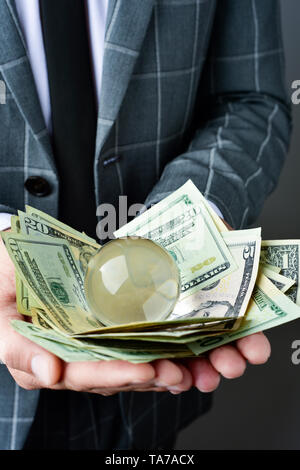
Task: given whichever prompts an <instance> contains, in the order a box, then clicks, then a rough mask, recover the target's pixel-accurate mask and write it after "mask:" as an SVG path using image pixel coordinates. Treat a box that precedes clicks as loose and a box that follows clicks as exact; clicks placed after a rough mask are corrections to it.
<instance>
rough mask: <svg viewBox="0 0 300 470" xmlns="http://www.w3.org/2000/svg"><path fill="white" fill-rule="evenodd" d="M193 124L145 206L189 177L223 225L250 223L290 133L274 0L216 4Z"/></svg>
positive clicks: (224, 0)
mask: <svg viewBox="0 0 300 470" xmlns="http://www.w3.org/2000/svg"><path fill="white" fill-rule="evenodd" d="M203 110H205V117H204V119H203ZM200 115H201V118H200ZM193 126H194V131H193V134H192V138H191V139H190V141H189V142H188V145H187V147H186V151H185V152H184V153H182V154H181V155H179V156H178V157H176V158H175V159H173V160H172V161H171V162H170V163H168V165H167V166H166V167H165V168H164V171H163V173H162V175H161V178H160V180H159V181H158V183H157V184H156V185H155V186H154V188H153V190H152V192H151V193H150V194H149V196H148V198H147V200H146V204H147V205H148V206H149V205H151V204H154V203H156V202H158V201H159V200H161V199H162V198H163V197H165V196H167V195H168V194H169V193H170V192H173V191H174V190H175V189H177V188H178V187H179V186H181V185H182V184H184V183H185V182H186V180H187V179H189V178H191V179H192V181H193V182H194V183H195V185H196V186H197V187H198V188H199V190H200V191H201V192H202V193H203V194H204V196H205V197H206V198H207V199H209V200H210V201H212V202H213V203H215V204H216V206H217V207H219V209H220V210H221V212H222V213H223V214H224V217H225V219H226V220H227V222H228V223H229V224H230V225H232V226H233V227H234V228H243V227H246V226H249V225H250V224H252V223H253V222H254V221H255V219H256V218H257V217H258V215H259V213H260V211H261V209H262V206H263V203H264V201H265V199H266V197H267V196H268V195H269V194H270V193H271V192H272V191H273V190H274V188H275V187H276V184H277V182H278V178H279V174H280V171H281V168H282V165H283V163H284V159H285V157H286V154H287V150H288V145H289V138H290V131H291V120H290V107H289V100H288V98H287V96H286V92H285V86H284V57H283V47H282V38H281V27H280V11H279V4H278V1H277V0H264V1H261V0H243V1H242V2H241V0H222V1H220V2H217V8H216V13H215V19H214V24H213V27H212V30H211V39H210V44H209V49H208V53H207V60H206V63H205V67H204V70H203V73H202V77H201V81H200V84H199V90H198V97H197V100H196V101H195V111H194V123H193Z"/></svg>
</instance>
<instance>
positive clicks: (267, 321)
mask: <svg viewBox="0 0 300 470" xmlns="http://www.w3.org/2000/svg"><path fill="white" fill-rule="evenodd" d="M298 318H300V307H298V305H296V304H294V303H293V302H292V301H291V300H290V299H289V298H288V297H287V296H285V295H284V294H283V293H282V292H281V291H280V290H278V289H277V288H276V286H275V285H274V284H273V283H272V282H271V281H269V279H267V278H266V277H265V276H264V275H263V274H259V276H258V278H257V282H256V286H255V288H254V292H253V295H252V299H251V301H250V303H249V306H248V309H247V314H246V316H245V318H244V320H243V323H242V325H241V326H240V328H239V329H238V330H236V331H233V332H230V333H226V334H224V335H220V336H216V337H213V338H212V337H209V338H203V337H202V338H200V339H199V340H198V341H195V342H192V343H188V347H189V348H190V350H191V351H192V352H193V353H194V354H196V355H197V356H198V355H200V354H203V353H205V352H206V351H209V350H210V349H214V348H216V347H219V346H222V345H223V344H227V343H230V342H232V341H235V340H237V339H240V338H243V337H245V336H248V335H251V334H253V333H257V332H259V331H264V330H267V329H269V328H274V327H276V326H279V325H282V324H284V323H287V322H290V321H293V320H296V319H298Z"/></svg>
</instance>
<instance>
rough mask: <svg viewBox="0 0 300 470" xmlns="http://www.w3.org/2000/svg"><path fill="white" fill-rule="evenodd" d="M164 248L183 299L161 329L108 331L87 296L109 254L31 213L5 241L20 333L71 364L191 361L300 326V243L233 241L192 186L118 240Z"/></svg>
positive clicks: (250, 233)
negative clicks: (95, 263) (93, 262)
mask: <svg viewBox="0 0 300 470" xmlns="http://www.w3.org/2000/svg"><path fill="white" fill-rule="evenodd" d="M133 235H137V236H141V237H144V238H149V239H152V240H154V241H155V242H157V243H159V244H160V245H161V246H163V247H164V248H165V249H166V250H168V251H169V253H171V255H172V256H173V257H174V259H175V260H176V263H177V266H178V268H179V271H180V281H181V294H180V297H179V300H178V301H177V303H176V305H175V308H174V310H173V311H172V312H171V314H170V315H169V317H168V318H167V319H166V320H164V321H160V322H155V323H153V322H152V323H151V322H144V323H128V324H122V325H115V326H109V327H108V326H104V325H103V324H101V323H100V322H99V321H98V320H97V319H96V318H95V317H94V316H93V315H92V313H91V312H90V310H89V308H88V302H87V299H86V296H85V291H84V276H85V271H86V268H87V265H88V261H89V259H90V258H91V256H93V255H94V254H95V253H96V252H97V251H98V250H99V249H101V246H100V245H99V244H97V243H96V241H95V240H93V239H92V238H90V237H88V236H86V235H85V234H84V233H81V232H78V231H76V230H74V229H72V228H71V227H69V226H66V225H65V224H63V223H61V222H60V221H58V220H56V219H54V218H53V217H51V216H49V215H47V214H45V213H43V212H41V211H39V210H37V209H34V208H32V207H29V206H26V213H24V212H21V211H20V212H19V214H18V216H12V229H11V231H9V232H1V236H2V239H3V241H4V243H5V246H6V248H7V251H8V253H9V256H10V258H11V259H12V261H13V263H14V266H15V272H16V299H17V309H18V311H19V312H20V314H22V315H24V321H21V320H13V321H12V326H13V328H14V329H15V330H16V331H17V332H19V333H20V334H22V335H24V336H25V337H27V338H29V339H30V340H32V341H33V342H35V343H37V344H39V345H40V346H42V347H43V348H45V349H47V350H49V351H51V352H52V353H53V354H56V355H57V356H59V357H60V358H62V359H63V360H65V361H67V362H72V361H98V360H111V359H122V360H127V361H130V362H134V363H140V362H149V361H152V360H155V359H159V358H185V357H194V356H198V355H200V354H203V353H206V351H208V350H210V349H212V348H215V347H218V346H220V345H223V344H226V343H229V342H231V341H234V340H236V339H238V338H242V337H244V336H247V335H250V334H252V333H255V332H258V331H263V330H266V329H268V328H273V327H275V326H278V325H281V324H282V323H286V322H289V321H292V320H295V319H297V318H298V317H300V294H299V289H298V284H299V266H300V263H299V248H300V241H299V240H284V241H261V230H260V228H254V229H249V230H236V231H230V230H228V228H227V227H226V225H225V224H224V223H223V221H222V220H221V219H220V218H219V217H218V215H217V214H216V213H215V212H214V211H213V209H212V208H211V206H210V205H209V204H208V203H207V201H206V199H205V198H204V197H203V196H202V194H201V193H200V192H199V191H198V189H197V188H196V187H195V186H194V184H193V183H192V182H191V181H187V182H186V183H185V184H184V185H183V186H182V187H181V188H179V189H178V190H176V191H175V192H174V193H172V194H170V195H169V196H168V197H166V198H165V199H163V200H162V201H161V202H159V203H158V204H156V205H155V206H153V207H151V208H150V209H148V210H147V211H145V212H144V213H142V214H141V215H139V216H138V217H136V218H135V219H133V220H132V221H131V222H129V223H128V224H127V225H125V226H123V227H121V228H120V229H119V230H117V231H116V232H115V237H122V236H133Z"/></svg>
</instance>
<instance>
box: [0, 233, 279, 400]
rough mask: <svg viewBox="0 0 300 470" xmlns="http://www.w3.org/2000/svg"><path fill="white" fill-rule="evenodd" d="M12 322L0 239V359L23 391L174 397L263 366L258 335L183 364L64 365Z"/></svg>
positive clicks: (8, 272) (263, 344) (8, 270)
mask: <svg viewBox="0 0 300 470" xmlns="http://www.w3.org/2000/svg"><path fill="white" fill-rule="evenodd" d="M12 319H19V320H22V319H24V318H23V317H22V316H21V315H20V314H19V313H18V312H17V309H16V295H15V273H14V266H13V263H12V262H11V260H10V258H9V256H8V254H7V251H6V248H5V247H4V244H3V242H2V240H0V359H1V360H2V361H3V362H4V363H5V364H6V366H7V367H8V370H9V371H10V373H11V375H12V376H13V377H14V379H15V380H16V382H17V383H18V384H19V385H20V386H21V387H23V388H25V389H28V390H33V389H40V388H45V387H46V388H52V389H56V390H60V389H70V390H76V391H85V392H92V393H99V394H102V395H112V394H115V393H118V392H120V391H129V390H134V391H170V392H171V393H174V394H177V393H181V392H183V391H186V390H189V389H190V388H191V387H192V386H195V387H197V388H198V389H199V390H200V391H203V392H210V391H213V390H215V389H216V388H217V387H218V385H219V382H220V378H221V376H223V377H226V378H231V379H232V378H236V377H240V376H241V375H242V374H243V372H244V370H245V368H246V361H249V362H250V363H251V364H263V363H264V362H266V361H267V359H268V357H269V355H270V344H269V342H268V340H267V338H266V337H265V336H264V335H263V334H262V333H257V334H254V335H252V336H248V337H246V338H242V339H240V340H238V341H237V342H236V346H232V345H227V346H222V347H220V348H217V349H215V350H212V351H211V352H210V353H209V356H208V357H206V358H195V359H189V360H185V361H180V362H179V361H170V360H166V359H161V360H158V361H154V362H152V363H151V364H131V363H129V362H125V361H117V360H113V361H99V362H77V363H69V364H68V363H65V362H63V361H62V360H60V359H59V358H58V357H56V356H54V355H53V354H51V353H50V352H48V351H46V350H45V349H43V348H41V347H39V346H38V345H36V344H34V343H32V342H31V341H29V340H28V339H26V338H24V337H23V336H21V335H19V334H18V333H16V332H15V331H14V330H13V329H12V327H11V326H10V321H11V320H12Z"/></svg>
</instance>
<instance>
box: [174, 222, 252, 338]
mask: <svg viewBox="0 0 300 470" xmlns="http://www.w3.org/2000/svg"><path fill="white" fill-rule="evenodd" d="M222 237H223V239H224V241H225V242H226V245H227V246H228V248H229V250H230V252H231V254H232V256H233V258H234V260H235V264H236V265H237V267H238V268H237V269H236V270H235V271H234V272H233V273H230V274H228V275H227V276H226V277H223V278H222V279H220V280H218V281H217V282H215V283H214V284H212V285H210V286H208V287H206V288H204V289H201V290H199V291H198V292H196V293H194V294H192V295H190V296H189V297H186V298H184V299H182V300H181V299H179V301H178V302H177V304H176V305H175V308H174V310H173V312H172V313H171V315H170V316H169V319H170V320H171V319H173V318H174V319H175V318H181V319H182V318H195V317H198V318H200V317H204V318H207V317H214V318H218V317H219V318H224V317H225V318H226V317H229V318H232V320H233V321H232V322H230V323H227V325H226V328H227V329H233V328H237V327H238V325H239V323H240V320H241V319H242V317H243V315H244V314H245V311H246V308H247V305H248V303H249V300H250V297H251V294H252V291H253V288H254V284H255V280H256V277H257V272H258V265H259V255H260V244H261V229H260V228H257V229H251V230H238V231H235V232H229V231H228V232H224V233H223V234H222ZM224 329H225V326H224Z"/></svg>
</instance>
